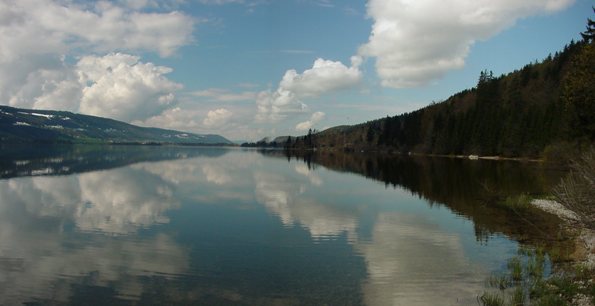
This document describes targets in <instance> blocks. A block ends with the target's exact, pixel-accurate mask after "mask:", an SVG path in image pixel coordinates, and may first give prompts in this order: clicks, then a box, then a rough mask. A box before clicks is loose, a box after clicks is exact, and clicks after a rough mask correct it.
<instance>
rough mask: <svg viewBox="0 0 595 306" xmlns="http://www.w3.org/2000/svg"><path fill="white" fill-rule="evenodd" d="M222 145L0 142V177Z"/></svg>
mask: <svg viewBox="0 0 595 306" xmlns="http://www.w3.org/2000/svg"><path fill="white" fill-rule="evenodd" d="M225 153H227V150H226V149H224V148H215V147H200V148H197V147H190V146H188V147H185V146H140V145H111V146H110V145H47V146H31V145H0V179H6V178H12V177H19V176H38V175H66V174H73V173H82V172H89V171H94V170H104V169H112V168H117V167H122V166H126V165H130V164H133V163H138V162H149V161H162V160H173V159H180V158H191V157H200V156H204V157H218V156H221V155H223V154H225Z"/></svg>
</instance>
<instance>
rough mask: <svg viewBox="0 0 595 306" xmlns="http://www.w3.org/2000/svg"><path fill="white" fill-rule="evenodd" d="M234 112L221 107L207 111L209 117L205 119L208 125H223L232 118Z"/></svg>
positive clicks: (204, 122) (205, 123) (204, 121)
mask: <svg viewBox="0 0 595 306" xmlns="http://www.w3.org/2000/svg"><path fill="white" fill-rule="evenodd" d="M232 115H233V113H232V112H231V111H229V110H227V109H225V108H219V109H215V110H212V111H209V112H208V113H207V117H206V118H205V119H204V120H203V122H202V123H203V124H204V125H205V126H206V127H218V126H222V125H224V124H225V123H227V121H228V120H229V119H230V118H231V116H232Z"/></svg>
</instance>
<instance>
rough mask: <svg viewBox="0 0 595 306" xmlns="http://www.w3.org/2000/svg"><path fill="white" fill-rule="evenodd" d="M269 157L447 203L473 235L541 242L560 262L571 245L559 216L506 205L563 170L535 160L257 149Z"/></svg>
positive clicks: (542, 188)
mask: <svg viewBox="0 0 595 306" xmlns="http://www.w3.org/2000/svg"><path fill="white" fill-rule="evenodd" d="M261 153H262V154H264V155H267V156H276V157H279V158H287V159H288V161H290V160H291V159H297V160H300V161H303V162H304V163H306V164H307V165H308V167H310V168H315V167H317V166H318V165H320V166H323V167H325V168H328V169H331V170H334V171H340V172H350V173H356V174H359V175H362V176H365V177H366V178H370V179H374V180H377V181H381V182H383V183H384V184H385V185H386V186H387V187H391V186H392V187H398V186H400V187H402V188H405V189H406V190H409V191H410V192H411V193H413V194H414V195H417V196H419V197H420V198H423V199H425V200H427V201H428V203H429V204H430V205H445V206H446V207H448V208H449V209H450V210H452V211H453V212H455V213H456V214H459V215H461V216H465V217H467V218H469V219H471V220H472V221H473V223H474V226H475V232H476V237H477V239H478V240H479V241H485V242H486V243H487V241H488V239H489V237H490V236H491V235H492V234H494V233H503V234H506V235H508V236H510V237H512V238H513V239H515V240H517V241H519V242H527V243H530V244H539V245H542V246H544V247H547V248H549V249H550V251H551V252H552V253H553V255H554V257H556V258H557V259H560V260H563V259H564V258H565V257H566V256H567V255H568V254H569V252H571V251H572V248H569V245H570V244H569V241H566V238H562V235H558V234H557V233H558V230H559V225H560V224H559V220H558V219H557V218H556V217H554V216H552V215H550V214H547V213H544V212H542V211H539V210H536V209H533V208H531V207H524V208H519V207H509V206H507V205H505V204H504V203H505V202H507V200H508V201H511V200H514V199H516V198H518V197H519V196H521V195H528V196H529V197H546V196H547V195H548V194H549V193H550V191H551V190H552V188H553V186H554V185H555V184H557V183H558V180H559V178H560V177H561V176H562V175H563V173H564V172H563V171H562V170H560V169H557V168H552V167H550V166H548V165H544V164H541V163H535V162H519V161H502V160H499V161H495V160H468V159H460V158H444V157H421V156H403V155H386V154H359V153H342V152H301V153H300V152H289V151H274V150H268V151H261Z"/></svg>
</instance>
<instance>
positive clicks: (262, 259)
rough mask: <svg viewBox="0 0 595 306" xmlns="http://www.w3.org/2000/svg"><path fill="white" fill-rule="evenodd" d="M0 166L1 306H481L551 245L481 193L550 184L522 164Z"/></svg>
mask: <svg viewBox="0 0 595 306" xmlns="http://www.w3.org/2000/svg"><path fill="white" fill-rule="evenodd" d="M1 154H2V156H1V157H2V161H1V162H0V176H1V177H2V179H0V304H2V305H4V304H6V305H13V304H21V303H30V304H42V305H43V304H52V305H56V304H58V305H60V304H85V305H91V304H110V305H121V304H123V305H128V304H138V305H149V304H164V303H165V304H192V303H194V304H221V305H229V304H240V305H243V304H246V305H268V304H276V305H292V304H296V305H303V304H332V305H352V304H353V305H360V304H363V305H477V301H476V298H477V296H478V295H481V293H482V292H483V291H484V281H485V279H486V277H487V276H489V274H490V273H492V272H494V271H498V270H501V269H502V268H503V267H505V265H506V260H507V258H510V257H511V256H514V255H515V254H516V252H517V248H518V242H517V241H520V240H527V239H529V238H531V237H533V236H535V237H537V238H535V239H540V238H539V235H540V234H544V235H547V233H544V230H545V228H546V227H541V228H540V229H539V230H536V231H535V233H532V232H531V231H530V230H526V229H522V228H517V227H515V226H512V225H511V224H512V223H514V222H511V221H510V220H514V219H513V218H514V216H509V215H507V214H506V213H505V212H503V211H502V210H498V209H496V208H492V207H491V206H490V205H489V202H486V201H485V199H487V198H489V195H488V196H486V195H485V194H484V193H485V192H487V193H491V194H497V195H498V196H502V195H505V194H509V193H510V194H514V193H516V194H518V193H521V192H527V193H536V192H543V189H544V188H547V186H548V184H551V181H553V179H549V178H548V177H549V176H548V175H544V174H543V173H542V172H541V171H540V170H539V169H535V167H534V166H530V165H529V166H527V165H522V164H519V163H512V164H511V163H504V162H499V163H498V162H485V161H463V160H449V159H442V160H428V159H407V158H372V157H357V156H335V155H326V156H314V157H313V156H302V157H299V158H291V157H287V156H284V155H283V154H282V153H281V152H268V153H259V152H257V151H242V150H239V149H219V148H175V147H126V146H120V147H99V148H98V147H84V146H83V147H64V148H61V147H57V148H49V149H48V148H44V149H41V148H39V147H37V148H3V150H2V153H1ZM511 218H512V219H511ZM543 218H545V219H544V220H545V221H543V223H544V224H549V223H548V222H549V221H548V220H546V219H547V217H543ZM539 222H540V221H539V220H537V221H534V223H536V224H538V225H539V224H541V223H539Z"/></svg>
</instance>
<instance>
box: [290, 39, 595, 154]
mask: <svg viewBox="0 0 595 306" xmlns="http://www.w3.org/2000/svg"><path fill="white" fill-rule="evenodd" d="M488 64H489V63H486V65H488ZM594 143H595V45H594V42H593V39H587V40H582V41H580V42H571V43H570V44H569V45H567V46H566V47H565V48H564V50H563V51H561V52H556V54H554V55H550V56H548V57H547V58H546V59H544V60H543V61H542V62H541V63H532V64H527V65H526V66H524V67H523V68H522V69H520V70H516V71H514V72H511V73H509V74H507V75H502V76H498V77H496V76H494V75H493V74H492V72H490V71H482V72H481V73H480V76H479V80H478V84H477V86H476V87H474V88H472V89H467V90H464V91H462V92H459V93H457V94H455V95H453V96H451V97H450V98H448V99H446V100H445V101H443V102H440V103H433V104H431V105H429V106H426V107H424V108H422V109H419V110H416V111H413V112H410V113H405V114H401V115H397V116H394V117H386V118H382V119H377V120H373V121H369V122H366V123H362V124H358V125H354V126H340V127H335V128H330V129H327V130H325V131H322V132H318V133H316V132H312V133H309V134H308V135H305V136H300V137H297V138H296V137H292V138H291V139H290V141H286V143H284V144H283V146H284V147H286V148H290V149H314V148H315V149H319V150H337V149H338V150H358V151H359V150H379V151H395V152H401V153H407V152H415V153H424V154H444V155H470V154H474V155H475V154H477V155H498V156H508V157H518V156H525V157H537V156H544V155H546V156H554V157H555V156H557V155H560V154H564V153H565V152H568V151H573V150H582V149H583V148H586V147H589V146H592V145H593V144H594Z"/></svg>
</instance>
